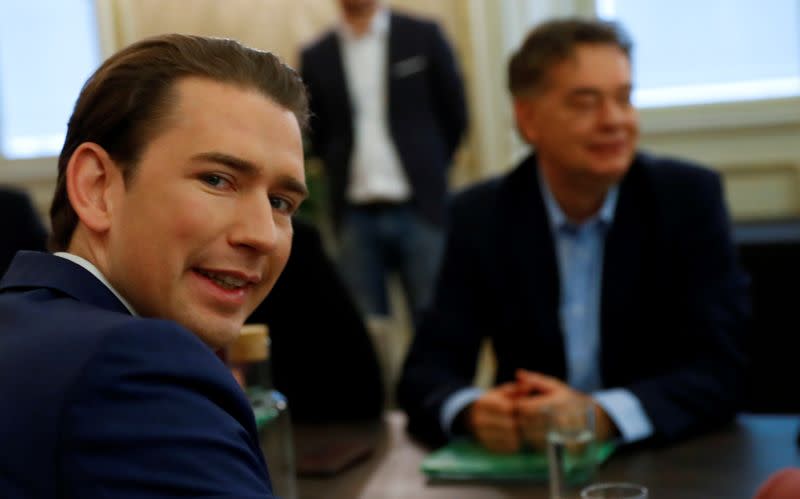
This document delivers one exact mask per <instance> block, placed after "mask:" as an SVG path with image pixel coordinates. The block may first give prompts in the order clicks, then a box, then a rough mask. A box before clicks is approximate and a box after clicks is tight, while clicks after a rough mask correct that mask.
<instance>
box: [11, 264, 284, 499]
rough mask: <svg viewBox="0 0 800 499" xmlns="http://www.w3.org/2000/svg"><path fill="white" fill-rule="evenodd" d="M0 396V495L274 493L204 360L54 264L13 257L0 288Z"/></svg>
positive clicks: (230, 396)
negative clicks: (0, 447) (0, 403)
mask: <svg viewBox="0 0 800 499" xmlns="http://www.w3.org/2000/svg"><path fill="white" fill-rule="evenodd" d="M0 400H2V406H3V409H2V410H0V442H2V452H0V497H3V498H8V499H12V498H26V499H29V498H37V499H38V498H56V497H59V498H60V497H75V498H77V497H80V498H87V499H91V498H100V497H103V498H106V497H114V498H143V497H159V498H160V497H187V496H192V497H201V496H202V497H237V498H238V497H246V498H260V499H261V498H264V497H272V493H271V486H270V481H269V477H268V475H267V471H266V465H265V462H264V458H263V456H262V454H261V450H260V447H259V441H258V435H257V433H256V426H255V420H254V418H253V413H252V410H251V408H250V405H249V403H248V401H247V399H246V397H245V395H244V393H243V392H242V390H241V389H240V388H239V387H238V385H237V384H236V381H234V379H233V377H232V376H231V373H230V371H229V370H228V369H227V368H226V366H225V365H224V364H223V363H222V362H221V361H220V360H219V359H218V358H217V357H216V355H215V354H214V352H212V351H211V349H209V348H208V347H207V346H206V345H205V344H203V343H202V342H201V341H200V340H199V339H198V338H197V337H196V336H195V335H194V334H192V333H190V332H189V331H188V330H186V329H184V328H183V327H181V326H179V325H178V324H176V323H174V322H171V321H165V320H157V319H146V318H141V317H133V316H131V315H130V314H129V313H128V311H127V310H126V309H125V307H124V306H123V305H122V303H120V302H119V300H117V298H116V297H115V296H114V295H113V294H112V293H111V291H109V289H108V288H106V287H105V286H104V285H103V284H102V283H101V282H100V281H98V280H97V279H96V278H95V277H94V276H92V275H91V274H90V273H89V272H87V271H86V270H84V269H83V268H82V267H80V266H78V265H76V264H75V263H73V262H70V261H68V260H65V259H62V258H60V257H57V256H53V255H48V254H45V253H37V252H27V251H25V252H20V253H18V254H17V256H16V257H15V259H14V261H13V262H12V264H11V267H10V268H9V271H8V273H7V274H6V276H5V277H4V278H3V280H2V281H0Z"/></svg>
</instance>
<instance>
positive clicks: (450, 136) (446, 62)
mask: <svg viewBox="0 0 800 499" xmlns="http://www.w3.org/2000/svg"><path fill="white" fill-rule="evenodd" d="M430 54H431V63H432V64H431V66H432V67H431V69H432V71H431V82H430V83H431V86H432V90H433V95H434V97H435V102H436V116H437V120H438V121H439V125H440V126H441V129H442V131H443V132H444V136H445V139H446V141H447V154H448V158H452V156H453V154H454V153H455V151H456V148H457V147H458V145H459V143H460V142H461V139H462V137H463V136H464V133H465V131H466V129H467V121H468V118H467V105H466V98H465V93H464V82H463V80H462V77H461V73H460V71H459V69H458V64H457V63H456V58H455V55H454V54H453V51H452V49H451V48H450V45H449V44H448V43H447V40H446V39H445V37H444V34H443V33H442V31H441V29H439V26H438V25H435V24H434V25H433V30H432V35H431V42H430Z"/></svg>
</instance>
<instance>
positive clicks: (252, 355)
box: [227, 324, 269, 364]
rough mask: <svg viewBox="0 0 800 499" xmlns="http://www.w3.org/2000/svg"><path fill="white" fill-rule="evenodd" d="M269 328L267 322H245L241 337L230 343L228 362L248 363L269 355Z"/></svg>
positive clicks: (258, 360)
mask: <svg viewBox="0 0 800 499" xmlns="http://www.w3.org/2000/svg"><path fill="white" fill-rule="evenodd" d="M268 343H269V328H268V327H267V325H266V324H245V325H244V326H242V331H241V333H240V334H239V337H238V338H236V340H234V342H233V343H231V344H230V345H228V354H227V358H228V362H230V363H232V364H248V363H250V362H260V361H262V360H266V359H267V357H269V347H268Z"/></svg>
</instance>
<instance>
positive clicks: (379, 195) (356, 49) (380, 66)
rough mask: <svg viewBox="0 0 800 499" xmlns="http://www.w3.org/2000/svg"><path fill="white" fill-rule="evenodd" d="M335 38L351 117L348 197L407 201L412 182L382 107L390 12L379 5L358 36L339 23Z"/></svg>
mask: <svg viewBox="0 0 800 499" xmlns="http://www.w3.org/2000/svg"><path fill="white" fill-rule="evenodd" d="M339 36H340V39H341V42H342V57H343V59H344V60H343V63H344V72H345V79H346V81H347V89H348V93H349V94H350V99H351V102H352V105H353V119H354V123H353V133H354V137H353V141H354V144H353V154H352V157H351V160H350V161H351V164H350V182H349V185H348V188H347V199H348V201H350V202H351V203H354V204H363V203H369V202H372V201H396V202H403V201H406V200H408V199H409V198H410V197H411V185H410V184H409V182H408V179H407V178H406V174H405V170H404V169H403V166H402V164H401V162H400V157H399V156H398V154H397V150H396V149H395V147H394V144H393V142H392V139H391V136H390V133H389V123H388V116H387V109H386V107H387V106H386V102H387V97H388V96H387V89H388V82H387V80H386V78H387V77H388V76H387V75H388V71H387V69H386V67H387V63H386V58H387V57H388V52H389V50H388V47H389V43H388V37H389V11H388V10H386V9H379V10H378V12H376V13H375V15H374V16H373V17H372V21H371V23H370V26H369V28H368V29H367V31H366V32H365V33H364V34H363V35H362V36H360V37H359V36H356V35H355V33H353V31H352V30H351V29H350V28H349V27H348V26H347V24H346V23H342V25H341V26H340V29H339Z"/></svg>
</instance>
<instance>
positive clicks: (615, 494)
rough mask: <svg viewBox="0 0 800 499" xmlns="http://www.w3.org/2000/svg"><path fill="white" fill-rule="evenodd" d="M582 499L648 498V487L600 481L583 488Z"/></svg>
mask: <svg viewBox="0 0 800 499" xmlns="http://www.w3.org/2000/svg"><path fill="white" fill-rule="evenodd" d="M581 499H647V487H642V486H641V485H636V484H635V483H598V484H596V485H590V486H589V487H586V488H585V489H583V490H582V491H581Z"/></svg>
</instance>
